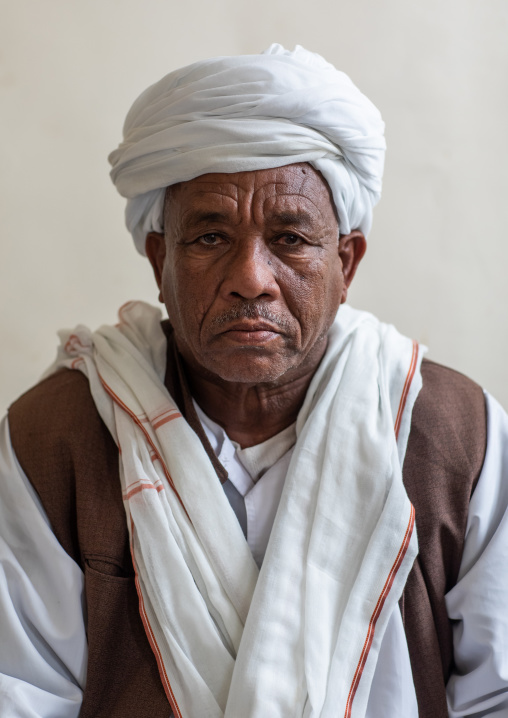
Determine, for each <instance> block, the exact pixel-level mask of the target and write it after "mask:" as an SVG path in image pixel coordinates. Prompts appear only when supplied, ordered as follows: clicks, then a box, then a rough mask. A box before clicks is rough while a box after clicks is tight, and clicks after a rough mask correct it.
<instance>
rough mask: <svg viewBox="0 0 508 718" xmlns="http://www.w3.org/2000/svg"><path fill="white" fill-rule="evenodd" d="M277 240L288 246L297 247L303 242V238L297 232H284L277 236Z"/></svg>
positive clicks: (277, 242)
mask: <svg viewBox="0 0 508 718" xmlns="http://www.w3.org/2000/svg"><path fill="white" fill-rule="evenodd" d="M275 242H276V244H282V245H284V246H286V247H297V246H298V245H300V244H303V239H302V238H301V237H299V236H298V235H297V234H283V235H281V236H280V237H277V239H276V240H275Z"/></svg>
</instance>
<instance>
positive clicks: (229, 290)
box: [221, 238, 280, 301]
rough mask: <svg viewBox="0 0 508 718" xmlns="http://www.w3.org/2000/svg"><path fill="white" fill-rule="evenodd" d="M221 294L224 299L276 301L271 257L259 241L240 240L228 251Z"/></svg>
mask: <svg viewBox="0 0 508 718" xmlns="http://www.w3.org/2000/svg"><path fill="white" fill-rule="evenodd" d="M228 255H229V256H228V257H227V264H226V267H225V274H224V279H223V282H222V287H221V288H222V295H223V297H224V298H226V299H229V300H231V299H233V300H235V301H236V300H238V299H240V298H241V299H250V300H252V299H258V298H264V299H269V300H270V299H276V298H277V297H278V296H279V294H280V289H279V285H278V283H277V280H276V278H275V275H274V267H273V255H272V254H271V252H270V250H269V249H268V247H267V246H266V244H265V242H264V240H263V239H262V238H244V239H242V240H241V241H239V242H238V243H237V244H236V245H235V246H234V247H232V248H231V250H230V251H229V252H228Z"/></svg>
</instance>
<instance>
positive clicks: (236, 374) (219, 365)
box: [208, 356, 293, 384]
mask: <svg viewBox="0 0 508 718" xmlns="http://www.w3.org/2000/svg"><path fill="white" fill-rule="evenodd" d="M208 368H209V369H210V370H211V371H213V373H214V374H216V375H217V376H218V377H220V378H221V379H222V380H223V381H227V382H231V383H238V384H273V383H275V382H277V380H278V379H280V378H281V377H283V376H284V375H285V374H286V373H287V372H288V371H289V370H290V369H292V368H293V364H290V365H289V364H287V363H286V362H278V361H276V360H273V359H272V360H271V361H266V360H264V361H259V360H258V361H256V360H255V359H254V360H253V359H252V357H250V356H245V357H243V358H241V359H235V361H227V360H226V361H225V360H224V359H222V360H221V361H217V362H216V363H214V364H213V366H209V367H208Z"/></svg>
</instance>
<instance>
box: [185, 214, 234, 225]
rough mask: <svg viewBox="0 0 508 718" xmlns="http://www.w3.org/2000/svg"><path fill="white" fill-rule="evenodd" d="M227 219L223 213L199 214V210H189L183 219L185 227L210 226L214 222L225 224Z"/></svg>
mask: <svg viewBox="0 0 508 718" xmlns="http://www.w3.org/2000/svg"><path fill="white" fill-rule="evenodd" d="M227 220H228V217H227V215H226V214H224V213H223V212H200V211H199V210H191V211H190V212H189V213H188V214H187V216H186V217H185V220H184V221H185V224H186V226H187V227H190V228H193V227H198V226H199V225H200V224H207V223H208V224H210V223H212V224H213V223H214V222H227Z"/></svg>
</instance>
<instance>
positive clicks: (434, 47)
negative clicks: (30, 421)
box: [0, 0, 508, 409]
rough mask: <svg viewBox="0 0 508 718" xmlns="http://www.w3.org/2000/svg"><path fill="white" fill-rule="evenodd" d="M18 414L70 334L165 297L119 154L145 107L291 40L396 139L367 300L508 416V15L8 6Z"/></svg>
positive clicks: (152, 4)
mask: <svg viewBox="0 0 508 718" xmlns="http://www.w3.org/2000/svg"><path fill="white" fill-rule="evenodd" d="M1 15H2V20H1V22H0V48H1V55H0V102H1V112H0V128H1V130H0V197H1V200H0V232H1V235H0V237H1V261H0V302H1V305H0V306H1V308H2V333H1V339H0V341H1V352H0V377H1V380H0V408H2V409H3V408H4V407H5V406H7V404H8V403H9V402H10V401H12V400H13V399H14V398H15V397H16V396H17V395H18V394H19V393H20V392H21V391H22V390H24V389H25V388H26V387H28V386H29V385H30V384H32V383H34V382H35V381H36V380H37V378H38V376H39V375H40V373H41V372H42V371H43V370H44V368H45V367H46V366H47V365H48V364H49V363H50V362H51V360H52V359H53V356H54V352H55V347H56V337H55V332H56V330H57V329H58V328H59V327H64V326H67V327H68V326H73V325H75V324H76V323H78V322H81V323H84V324H88V325H90V326H93V327H95V326H97V325H99V324H101V323H104V322H112V321H114V319H115V313H116V309H117V308H118V307H119V306H120V305H121V304H122V303H123V302H125V301H126V300H128V299H132V298H142V299H145V300H148V301H152V302H155V301H156V292H155V289H154V285H153V282H152V278H151V275H150V271H149V269H148V266H147V263H146V260H143V259H142V258H140V257H138V256H137V255H136V253H135V251H134V249H133V247H132V244H131V241H130V238H129V236H128V234H127V231H126V230H125V228H124V225H123V200H121V198H119V197H118V196H117V195H116V193H115V190H114V188H113V186H112V185H111V184H110V181H109V178H108V165H107V163H106V156H107V154H108V152H109V151H110V150H111V149H113V148H114V147H115V146H116V145H117V143H118V141H119V139H120V131H121V125H122V122H123V117H124V115H125V113H126V111H127V109H128V107H129V106H130V104H131V102H132V100H133V99H134V98H135V97H136V96H137V94H138V93H139V92H140V91H141V90H142V89H144V88H145V86H147V85H148V84H150V83H151V82H153V81H155V80H157V79H159V77H161V76H162V75H163V74H166V72H169V71H170V70H172V69H174V68H175V67H178V66H180V65H183V64H186V63H189V62H192V61H194V60H197V59H200V58H205V57H208V56H212V55H217V54H235V53H243V52H258V51H260V50H262V49H264V48H265V47H266V46H268V45H269V44H270V43H271V42H273V41H278V42H281V43H282V44H284V45H286V46H287V47H293V46H294V44H295V43H299V44H302V45H304V46H305V47H307V48H309V49H312V50H314V51H316V52H319V53H321V54H323V55H324V56H325V57H326V58H327V59H328V60H329V61H331V62H333V63H334V64H335V65H336V66H337V67H339V68H340V69H342V70H345V71H346V72H347V73H348V74H350V75H351V77H352V78H353V80H354V81H355V82H356V84H358V85H359V87H360V88H361V89H362V90H363V91H364V92H365V93H366V94H367V95H368V96H369V97H370V98H371V99H372V100H373V101H374V102H375V103H376V104H377V105H378V107H379V108H380V109H381V111H382V113H383V116H384V119H385V121H386V124H387V133H386V134H387V141H388V154H387V164H386V179H385V189H384V197H383V199H382V200H381V204H380V205H379V206H378V208H377V210H376V213H375V215H374V229H373V231H372V233H371V235H370V237H369V252H368V254H367V256H366V259H365V260H364V264H363V266H362V268H361V271H360V274H359V275H358V277H357V279H356V280H355V285H356V286H355V287H354V290H353V292H352V303H353V304H356V305H357V306H359V307H361V308H368V309H370V310H372V311H374V312H375V313H377V314H378V315H379V316H380V317H381V318H382V319H384V320H388V321H391V322H393V323H394V324H395V325H396V326H397V327H398V328H399V329H400V330H401V331H403V332H405V333H407V334H409V335H411V336H413V337H415V338H417V339H419V340H420V341H423V342H424V343H426V344H428V346H429V347H430V357H431V358H434V359H436V360H438V361H442V362H444V363H447V364H449V365H451V366H454V367H456V368H458V369H460V370H461V371H463V372H465V373H467V374H469V375H470V376H472V377H473V378H475V379H476V380H477V381H479V382H480V383H481V384H483V386H485V387H486V388H487V389H488V390H490V391H491V392H492V393H493V394H494V395H495V396H497V397H498V398H499V399H500V401H501V402H502V403H504V405H505V406H507V407H508V385H507V380H506V377H507V371H506V360H507V357H508V331H507V324H508V323H507V320H506V303H507V301H506V300H507V294H508V290H507V284H506V269H507V266H508V248H507V246H508V242H507V238H506V226H507V220H508V170H507V166H508V132H507V128H508V90H507V78H508V41H507V38H508V3H507V2H506V0H418V1H413V0H344V1H343V2H340V0H333V2H332V1H330V0H313V1H310V0H309V1H308V2H303V1H302V0H253V2H252V3H249V2H244V1H243V0H215V1H214V2H213V1H211V0H191V1H189V2H178V3H177V2H174V0H142V1H141V0H87V2H78V1H77V0H44V2H41V1H40V0H16V2H12V0H10V1H8V0H2V2H1Z"/></svg>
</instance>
